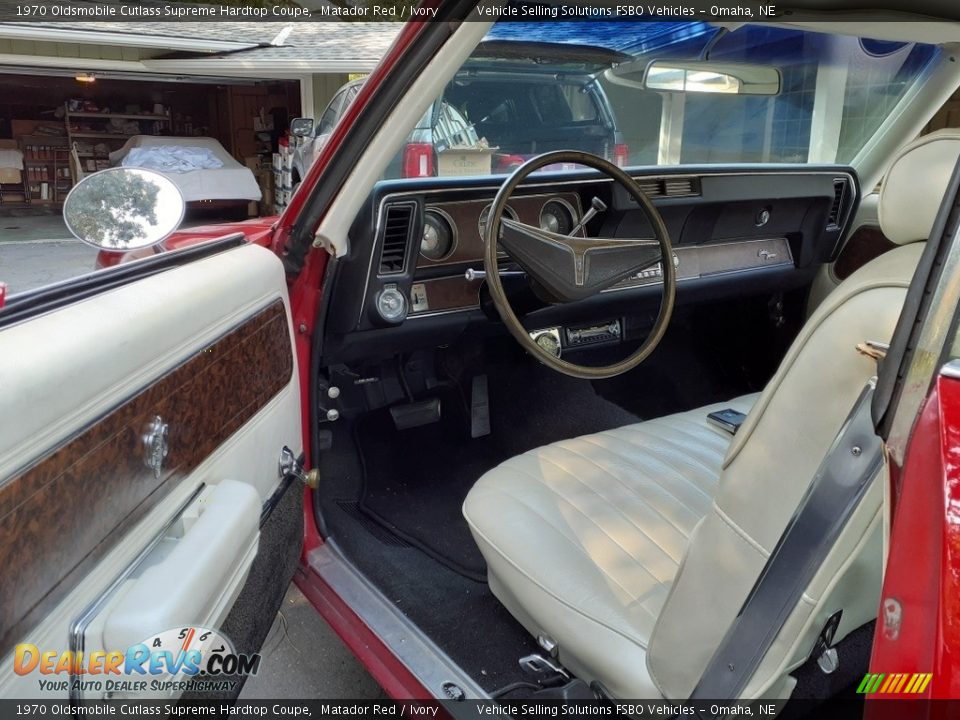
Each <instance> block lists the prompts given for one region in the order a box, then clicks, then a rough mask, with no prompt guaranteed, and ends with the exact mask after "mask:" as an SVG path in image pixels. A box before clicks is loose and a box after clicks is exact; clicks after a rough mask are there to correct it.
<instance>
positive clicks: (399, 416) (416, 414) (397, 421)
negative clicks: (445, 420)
mask: <svg viewBox="0 0 960 720" xmlns="http://www.w3.org/2000/svg"><path fill="white" fill-rule="evenodd" d="M440 410H441V408H440V398H430V399H429V400H421V401H419V402H412V403H406V404H404V405H394V406H393V407H391V408H390V416H391V417H392V418H393V424H394V426H395V427H396V428H397V430H409V429H410V428H415V427H420V426H421V425H429V424H430V423H435V422H437V421H439V420H440Z"/></svg>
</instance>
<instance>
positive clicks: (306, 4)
mask: <svg viewBox="0 0 960 720" xmlns="http://www.w3.org/2000/svg"><path fill="white" fill-rule="evenodd" d="M926 1H927V2H928V3H936V0H926ZM809 5H810V3H808V2H804V1H803V0H793V1H792V2H787V3H772V2H771V3H768V2H755V1H753V0H645V1H643V2H636V1H635V2H630V1H629V0H628V1H626V2H617V1H615V0H598V1H596V2H581V1H577V0H565V1H560V2H549V1H546V0H508V1H507V2H501V1H498V0H481V2H479V3H478V5H477V7H476V10H475V12H474V13H473V14H472V15H471V16H470V17H469V18H466V20H467V21H477V22H490V21H497V22H551V21H558V22H620V21H630V22H636V21H641V22H663V21H702V22H728V23H729V22H769V21H774V22H776V21H780V22H782V21H784V20H796V19H798V18H802V19H804V20H812V21H817V20H830V19H834V18H835V19H842V20H844V21H847V22H854V21H857V20H864V21H866V20H872V21H878V20H879V21H895V22H904V21H909V20H911V19H916V20H921V19H926V20H930V19H934V18H935V17H940V18H943V19H947V18H949V19H954V20H958V19H960V3H957V4H955V5H953V4H948V5H943V6H942V7H941V6H940V5H936V7H932V8H926V7H919V6H916V7H913V6H911V7H906V6H905V5H904V4H899V3H895V2H886V3H884V2H877V3H875V4H874V5H873V7H875V8H881V9H879V10H869V11H868V10H863V9H859V8H858V7H857V5H858V3H855V2H847V1H846V0H837V2H836V4H835V6H832V7H830V8H825V7H824V6H823V4H822V3H821V4H819V5H818V6H817V7H816V8H815V9H812V10H810V9H807V8H806V7H805V6H809ZM860 5H862V4H860ZM921 5H923V3H922V2H921ZM898 6H899V7H898ZM931 9H932V10H934V11H936V15H931V16H929V17H926V18H924V17H923V16H922V15H907V14H905V11H910V12H914V13H924V12H927V14H928V15H930V10H931ZM837 12H839V13H842V16H836V15H835V13H837ZM435 17H436V9H435V8H432V7H421V6H420V3H419V2H418V1H415V0H197V1H195V2H191V3H183V2H167V1H165V0H144V1H142V2H124V1H122V0H100V1H97V0H32V1H31V0H0V22H4V23H10V22H15V23H71V24H76V23H84V22H97V23H103V22H117V23H130V22H136V23H143V22H280V23H291V22H311V21H312V22H335V21H347V22H407V21H409V20H421V21H426V22H429V21H431V20H433V19H435Z"/></svg>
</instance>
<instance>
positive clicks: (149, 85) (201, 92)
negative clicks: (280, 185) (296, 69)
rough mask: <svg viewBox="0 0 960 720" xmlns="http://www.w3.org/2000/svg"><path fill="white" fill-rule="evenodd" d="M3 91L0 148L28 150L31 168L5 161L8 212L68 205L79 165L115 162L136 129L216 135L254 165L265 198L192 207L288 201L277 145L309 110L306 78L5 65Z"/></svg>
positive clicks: (90, 167)
mask: <svg viewBox="0 0 960 720" xmlns="http://www.w3.org/2000/svg"><path fill="white" fill-rule="evenodd" d="M0 94H2V96H3V97H4V98H5V102H4V103H3V104H2V106H0V153H2V151H3V150H5V149H7V150H15V151H19V152H21V153H22V155H23V168H22V171H17V169H16V168H0V212H4V211H6V210H7V209H10V210H14V209H15V210H19V211H20V212H17V213H16V214H17V215H22V214H23V211H29V214H30V215H34V214H37V215H42V214H49V213H56V214H59V212H60V210H61V209H62V206H63V201H64V199H65V198H66V195H67V193H68V192H69V190H70V188H71V187H72V186H73V185H74V184H75V183H76V182H77V180H78V179H79V177H78V175H82V174H84V173H89V172H95V171H97V170H102V169H104V168H106V167H109V166H110V164H111V161H110V159H109V153H110V152H113V151H116V150H118V149H120V148H122V147H123V146H124V144H125V143H126V142H127V140H128V139H129V138H130V137H132V136H134V135H152V136H167V137H185V138H190V137H211V138H214V139H215V140H217V141H218V142H219V143H220V144H221V145H222V146H223V148H224V149H225V150H226V152H227V153H229V154H230V156H232V157H233V158H234V159H235V160H236V161H237V162H238V163H240V164H241V165H243V166H245V167H247V168H249V169H250V170H251V172H252V173H253V175H254V177H255V179H256V183H257V185H259V187H260V191H261V193H262V199H261V200H260V201H259V202H250V201H244V200H238V201H233V202H230V201H223V200H221V201H204V202H198V203H191V210H192V214H194V215H198V216H203V217H205V218H223V219H227V218H229V219H237V218H246V217H254V216H258V215H268V214H273V213H274V212H277V211H278V209H280V208H279V207H278V206H279V205H280V204H281V203H278V202H277V199H278V193H277V192H276V188H275V186H274V173H273V171H272V170H273V166H274V159H273V155H274V153H278V152H279V150H280V144H281V138H282V137H283V136H284V135H285V133H286V130H287V128H288V126H289V120H290V118H293V117H297V116H299V115H300V114H301V90H300V83H299V82H298V81H294V80H274V79H269V80H264V79H259V80H258V79H249V78H204V77H195V76H190V77H170V76H145V75H143V74H139V75H134V76H133V77H124V76H122V75H120V74H118V75H116V76H112V75H109V74H104V73H89V72H82V71H76V72H74V71H60V72H59V74H53V73H52V72H51V71H49V70H47V71H45V72H44V74H42V75H41V74H27V73H24V74H17V73H7V74H0ZM71 149H75V150H76V157H75V158H74V161H73V163H71ZM77 164H78V165H79V167H77V166H76V165H77Z"/></svg>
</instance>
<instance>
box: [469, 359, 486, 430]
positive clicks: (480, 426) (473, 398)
mask: <svg viewBox="0 0 960 720" xmlns="http://www.w3.org/2000/svg"><path fill="white" fill-rule="evenodd" d="M489 434H490V395H489V394H488V392H487V376H486V375H477V376H475V377H474V378H473V385H472V387H471V388H470V437H472V438H479V437H484V436H486V435H489Z"/></svg>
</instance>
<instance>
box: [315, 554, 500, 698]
mask: <svg viewBox="0 0 960 720" xmlns="http://www.w3.org/2000/svg"><path fill="white" fill-rule="evenodd" d="M307 562H308V563H309V565H310V567H311V568H312V569H313V571H314V572H316V573H317V575H319V576H320V578H321V579H323V581H324V582H325V583H327V585H329V586H330V588H331V589H332V590H333V591H334V592H335V593H336V594H337V595H338V596H339V597H340V599H341V600H343V602H344V603H346V604H347V605H348V606H349V607H350V609H351V610H353V611H354V612H355V613H356V614H357V615H358V616H359V617H360V619H361V620H363V622H364V624H365V625H366V626H367V627H369V628H370V630H371V631H373V633H374V635H376V636H377V637H378V638H380V640H381V641H382V642H383V644H384V645H386V646H387V647H388V648H390V650H391V652H393V654H394V655H396V657H397V659H398V660H400V662H402V663H403V664H404V666H405V667H406V668H407V669H408V670H409V671H410V672H411V673H412V674H413V676H414V677H416V678H417V680H418V681H419V682H420V683H421V684H422V685H423V686H424V687H425V688H426V689H427V690H429V691H430V693H431V694H432V695H433V696H434V697H436V698H438V699H442V700H447V699H449V698H447V696H446V695H445V694H444V692H443V684H444V683H447V682H453V683H456V684H457V685H458V686H459V687H460V688H461V689H462V690H463V692H464V693H465V694H466V699H467V700H489V699H490V696H489V695H488V694H487V693H486V691H484V690H483V688H481V687H480V686H479V685H477V683H476V682H474V681H473V679H472V678H471V677H470V676H469V675H468V674H467V673H466V672H465V671H464V670H463V669H462V668H461V667H460V666H459V665H457V664H456V663H455V662H454V661H453V660H452V659H451V658H450V656H449V655H447V654H446V653H445V652H444V651H443V650H441V649H440V648H439V647H438V646H437V644H436V643H434V642H433V640H431V639H430V638H429V637H427V636H426V635H425V634H424V633H423V632H422V631H421V630H420V628H418V627H417V626H416V625H415V624H414V623H413V622H411V621H410V619H409V618H407V617H406V616H405V615H404V614H403V613H401V612H400V610H398V609H397V607H396V606H395V605H394V604H393V603H391V602H390V601H389V600H388V599H387V598H386V597H385V596H384V595H383V594H382V593H381V592H380V591H379V590H378V589H377V588H376V587H375V586H374V585H373V584H372V583H371V582H370V581H369V580H368V579H367V578H366V577H365V576H364V575H363V573H361V572H360V571H359V570H357V568H356V567H354V565H353V564H352V563H351V562H350V561H349V560H348V559H347V558H346V557H344V555H343V554H342V553H341V552H340V550H339V548H337V546H336V544H335V542H334V541H333V540H330V539H328V540H327V541H326V542H325V543H324V544H323V545H321V546H320V547H318V548H316V549H315V550H313V551H311V552H310V554H309V555H308V556H307ZM460 707H463V712H462V716H463V717H466V716H467V714H468V713H469V715H470V717H474V716H475V714H476V713H475V711H474V708H473V707H472V706H470V705H468V704H467V703H449V704H448V705H446V709H447V711H448V712H450V713H451V714H453V715H455V716H456V715H458V714H460V713H458V709H459V708H460Z"/></svg>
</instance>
